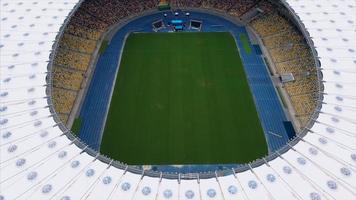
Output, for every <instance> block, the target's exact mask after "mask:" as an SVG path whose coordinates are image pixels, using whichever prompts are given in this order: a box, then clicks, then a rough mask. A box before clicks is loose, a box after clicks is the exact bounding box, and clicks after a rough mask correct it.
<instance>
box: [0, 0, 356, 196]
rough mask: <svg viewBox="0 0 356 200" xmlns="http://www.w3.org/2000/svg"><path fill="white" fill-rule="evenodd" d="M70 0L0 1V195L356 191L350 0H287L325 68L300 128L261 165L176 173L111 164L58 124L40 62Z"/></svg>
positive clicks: (354, 42) (355, 15) (354, 43)
mask: <svg viewBox="0 0 356 200" xmlns="http://www.w3.org/2000/svg"><path fill="white" fill-rule="evenodd" d="M77 3H78V0H1V1H0V9H1V10H0V13H1V24H0V25H1V26H0V103H1V105H0V200H10V199H24V200H25V199H26V200H29V199H35V200H40V199H61V200H70V199H72V200H73V199H122V200H127V199H139V200H141V199H219V200H220V199H259V200H260V199H283V200H285V199H311V200H319V199H345V200H351V199H356V53H355V52H356V1H355V0H287V1H286V3H287V4H288V5H289V6H290V7H291V8H292V9H293V10H294V12H295V14H296V15H298V16H299V17H300V21H301V22H302V23H303V24H304V26H305V29H306V31H307V32H309V34H310V37H311V40H312V41H313V43H314V46H315V48H316V51H317V52H318V57H319V60H320V63H321V71H322V73H323V77H322V78H323V81H324V98H323V104H322V107H321V109H320V114H319V116H318V118H317V119H316V120H315V122H316V123H315V124H314V125H313V126H312V127H311V129H310V131H309V132H308V133H307V134H306V136H305V137H304V138H303V139H302V140H300V141H299V142H298V143H297V144H296V145H294V146H293V147H291V149H290V150H288V151H287V152H285V153H284V154H282V155H280V156H279V157H277V158H275V159H273V160H271V161H268V162H267V164H264V165H261V166H259V167H255V168H251V169H250V170H247V171H244V172H241V173H236V174H231V175H226V176H219V177H215V178H210V179H193V180H181V181H180V182H179V181H178V180H171V179H166V178H155V177H149V176H146V175H142V174H135V173H131V172H129V171H125V170H122V169H118V168H115V167H113V166H110V165H109V164H106V163H104V162H102V161H100V160H99V159H96V158H95V157H93V156H91V155H89V154H87V153H86V152H83V151H82V149H80V148H79V147H77V146H76V145H75V144H73V142H72V141H71V140H69V139H68V138H67V136H66V135H64V134H63V131H62V130H61V129H60V128H59V127H58V126H56V125H57V123H56V122H55V121H54V119H53V114H52V113H51V112H50V109H49V105H48V101H47V93H46V88H47V86H46V84H47V82H46V76H47V71H48V69H47V65H48V62H49V57H50V53H51V51H52V45H54V43H55V40H56V36H57V34H58V33H59V30H60V28H61V26H62V24H63V23H64V21H65V19H66V18H67V17H68V15H69V14H70V11H71V10H72V9H73V8H74V7H75V5H76V4H77ZM231 156H233V155H231Z"/></svg>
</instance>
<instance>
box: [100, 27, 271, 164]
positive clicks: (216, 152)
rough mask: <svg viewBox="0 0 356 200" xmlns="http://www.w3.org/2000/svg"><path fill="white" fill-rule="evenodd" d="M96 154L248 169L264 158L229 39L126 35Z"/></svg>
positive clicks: (134, 160)
mask: <svg viewBox="0 0 356 200" xmlns="http://www.w3.org/2000/svg"><path fill="white" fill-rule="evenodd" d="M101 153H103V154H106V155H109V156H110V157H111V158H114V159H117V160H120V161H123V162H126V163H128V164H133V165H142V164H156V165H157V164H214V163H221V164H223V163H245V162H249V161H252V160H254V159H256V158H259V157H261V156H263V155H265V154H266V153H267V145H266V141H265V138H264V134H263V131H262V127H261V124H260V121H259V119H258V115H257V112H256V108H255V105H254V102H253V99H252V95H251V93H250V90H249V86H248V83H247V80H246V77H245V73H244V69H243V66H242V63H241V59H240V57H239V55H238V51H237V49H236V44H235V41H234V39H233V37H232V35H231V34H230V33H135V34H131V35H130V36H129V37H128V38H127V41H126V44H125V47H124V52H123V55H122V60H121V63H120V69H119V74H118V78H117V81H116V85H115V89H114V93H113V97H112V101H111V105H110V110H109V114H108V117H107V122H106V126H105V130H104V135H103V140H102V144H101Z"/></svg>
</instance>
